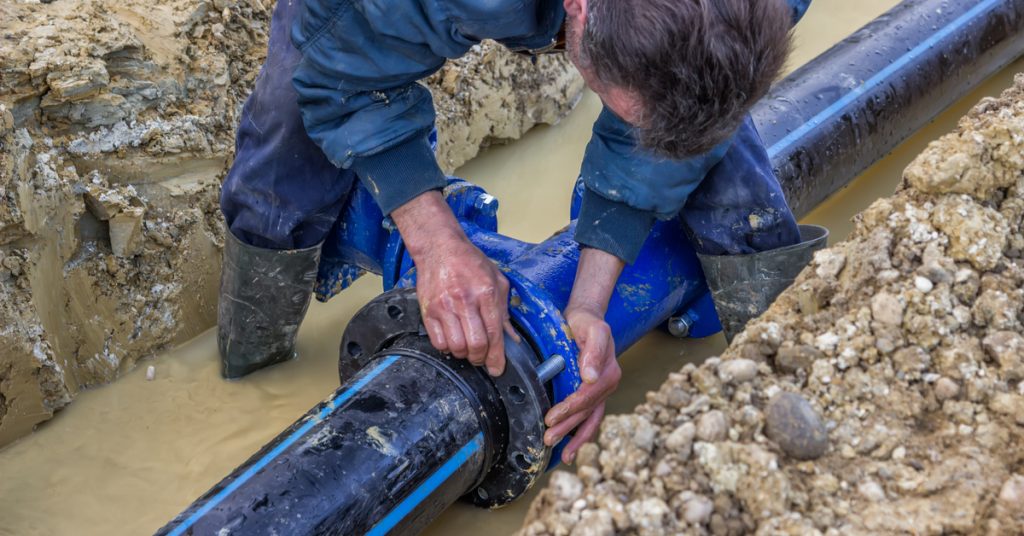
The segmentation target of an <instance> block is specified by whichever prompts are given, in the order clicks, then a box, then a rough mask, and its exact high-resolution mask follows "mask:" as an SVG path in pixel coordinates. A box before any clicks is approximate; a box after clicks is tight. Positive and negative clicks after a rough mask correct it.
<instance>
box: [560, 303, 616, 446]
mask: <svg viewBox="0 0 1024 536" xmlns="http://www.w3.org/2000/svg"><path fill="white" fill-rule="evenodd" d="M565 320H566V321H567V322H568V323H569V328H570V329H572V334H573V337H575V339H576V344H577V346H578V347H579V350H580V353H579V356H580V357H579V365H580V376H582V378H583V384H582V385H581V386H580V388H579V390H577V391H576V392H575V393H573V394H572V395H571V396H569V398H566V399H565V400H563V401H562V402H561V403H560V404H558V405H556V406H555V407H553V408H551V411H549V412H548V414H547V416H546V417H545V419H544V423H545V424H546V425H547V426H548V430H547V432H545V434H544V443H545V444H546V445H549V446H554V445H556V444H558V442H559V441H561V440H562V438H563V437H565V436H566V435H567V434H569V433H570V432H572V430H573V429H574V428H576V427H577V426H578V427H579V429H577V430H576V434H575V435H574V436H573V438H572V440H570V441H569V444H568V445H566V447H565V449H564V450H562V461H563V462H565V463H572V462H573V460H575V459H576V452H577V451H579V449H580V447H582V446H583V445H584V444H585V443H587V442H588V441H590V440H592V439H593V438H594V436H595V435H596V434H597V430H598V428H599V427H600V425H601V419H603V418H604V404H605V400H606V399H607V398H608V396H609V395H611V394H612V393H613V392H615V389H616V388H618V386H619V380H620V379H621V378H622V369H620V368H619V363H618V361H616V359H615V340H614V339H613V338H612V331H611V328H609V327H608V324H607V323H606V322H605V321H604V318H603V315H601V314H599V313H598V312H597V311H591V310H586V309H566V311H565Z"/></svg>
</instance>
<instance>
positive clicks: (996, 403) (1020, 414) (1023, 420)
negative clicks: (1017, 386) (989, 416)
mask: <svg viewBox="0 0 1024 536" xmlns="http://www.w3.org/2000/svg"><path fill="white" fill-rule="evenodd" d="M988 407H989V409H991V410H992V411H994V412H996V413H999V414H1001V415H1006V416H1008V417H1013V418H1014V420H1016V421H1017V424H1021V425H1024V396H1020V395H1018V394H1016V393H996V394H994V395H992V398H991V399H990V400H989V403H988Z"/></svg>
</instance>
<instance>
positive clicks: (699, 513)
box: [683, 495, 715, 525]
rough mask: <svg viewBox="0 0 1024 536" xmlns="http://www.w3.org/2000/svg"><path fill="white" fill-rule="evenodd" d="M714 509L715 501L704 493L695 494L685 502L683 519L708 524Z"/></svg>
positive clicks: (696, 523) (697, 523) (698, 523)
mask: <svg viewBox="0 0 1024 536" xmlns="http://www.w3.org/2000/svg"><path fill="white" fill-rule="evenodd" d="M714 511H715V503H713V502H711V499H708V498H707V497H705V496H703V495H695V496H693V497H691V498H689V499H687V500H686V502H684V503H683V519H685V520H686V522H687V523H689V524H691V525H706V524H707V523H708V522H709V521H711V514H712V513H714Z"/></svg>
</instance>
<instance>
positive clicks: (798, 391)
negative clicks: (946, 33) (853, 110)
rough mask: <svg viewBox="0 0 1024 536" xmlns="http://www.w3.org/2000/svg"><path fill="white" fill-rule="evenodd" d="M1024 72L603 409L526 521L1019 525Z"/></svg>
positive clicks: (568, 527) (555, 527) (686, 528)
mask: <svg viewBox="0 0 1024 536" xmlns="http://www.w3.org/2000/svg"><path fill="white" fill-rule="evenodd" d="M1022 215H1024V75H1019V76H1018V77H1017V79H1016V83H1015V87H1014V88H1012V89H1010V90H1008V91H1007V92H1005V94H1003V95H1002V97H1001V98H999V99H986V100H984V101H982V102H981V103H980V104H978V105H977V106H976V107H975V108H974V109H973V110H972V111H971V112H970V113H969V114H968V115H967V116H966V117H964V118H963V119H962V120H961V122H960V124H959V127H958V129H957V130H956V131H955V132H953V133H951V134H949V135H947V136H945V137H943V138H941V139H940V140H938V141H936V142H934V143H932V144H931V145H930V146H929V147H928V149H927V150H926V151H925V152H924V153H923V154H921V155H920V156H919V157H918V158H917V159H916V161H915V162H914V163H913V164H911V165H910V167H909V168H908V169H907V170H906V171H905V173H904V180H903V183H902V185H901V187H900V188H899V190H898V191H897V192H896V194H895V195H894V196H892V197H890V198H887V199H881V200H879V201H877V202H875V203H874V204H872V205H871V206H870V207H869V208H868V209H867V210H865V211H864V212H863V213H861V214H860V215H859V216H858V217H857V219H856V228H855V230H854V232H853V235H852V237H851V238H850V239H849V240H847V241H845V242H843V243H841V244H838V245H836V246H834V247H832V248H831V249H828V250H825V251H822V252H820V253H819V254H818V255H817V256H816V257H815V259H814V261H813V263H812V265H811V266H810V267H808V268H807V269H806V270H804V272H803V273H802V274H801V276H800V277H799V279H798V280H797V281H796V283H795V284H794V285H793V286H792V287H791V288H790V289H789V290H788V291H787V292H786V293H784V294H783V295H782V296H781V298H780V299H779V300H778V301H777V302H776V303H775V304H774V305H773V306H772V308H771V309H770V310H769V311H768V312H767V313H766V314H764V315H763V316H762V317H761V318H760V319H758V320H756V321H755V322H753V323H752V324H751V325H750V326H749V327H748V329H747V330H746V331H745V333H744V334H743V335H741V336H740V337H738V338H737V340H736V341H734V343H733V344H732V345H731V346H730V347H729V349H728V350H727V351H726V352H725V354H724V355H722V356H721V358H716V359H711V360H708V361H707V362H706V363H704V364H702V365H700V366H693V365H688V366H686V367H685V368H683V369H682V370H681V371H679V372H678V373H676V374H673V375H672V376H671V377H670V378H669V380H668V381H667V382H666V383H665V384H664V385H663V386H662V387H661V389H660V390H658V391H657V392H652V393H649V394H648V396H647V402H646V403H645V404H642V405H641V406H639V407H637V409H636V412H635V413H632V414H628V415H620V416H613V417H609V418H608V419H606V421H605V423H604V425H603V426H602V428H601V432H600V436H599V440H598V441H597V443H596V444H590V445H587V446H585V447H584V449H583V450H581V452H580V454H579V456H578V459H577V472H576V473H575V474H573V473H569V472H558V473H556V474H554V475H553V477H552V479H551V483H550V485H549V486H548V487H547V488H546V489H545V490H543V491H542V493H541V495H540V496H539V497H538V499H537V500H536V502H535V503H534V504H533V505H532V508H531V513H530V515H529V518H528V519H527V521H526V523H525V525H524V528H523V530H522V534H525V535H548V534H554V535H574V536H577V535H604V534H613V533H623V534H641V535H655V534H680V533H687V534H715V535H726V534H730V535H738V534H765V535H767V534H794V535H795V534H829V535H833V534H834V535H838V534H844V535H847V534H921V535H924V534H930V535H931V534H933V535H939V534H978V535H981V534H986V535H991V534H1022V533H1024V448H1022V445H1024V381H1022V380H1024V328H1022V313H1024V309H1022V308H1024V290H1022V287H1024V260H1022V258H1021V257H1022V252H1024V234H1022V233H1024V226H1022Z"/></svg>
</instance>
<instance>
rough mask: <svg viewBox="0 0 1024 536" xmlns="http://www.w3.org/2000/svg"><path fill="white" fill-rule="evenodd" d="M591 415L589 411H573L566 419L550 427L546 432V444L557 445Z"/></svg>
mask: <svg viewBox="0 0 1024 536" xmlns="http://www.w3.org/2000/svg"><path fill="white" fill-rule="evenodd" d="M589 416H590V412H589V411H580V412H578V413H573V414H572V415H570V416H569V417H567V418H566V419H565V420H563V421H561V422H559V423H558V424H556V425H554V426H552V427H550V428H548V429H547V431H546V432H544V444H545V445H547V446H549V447H551V446H555V445H557V444H558V442H559V441H561V440H562V438H563V437H565V436H567V435H569V433H570V432H572V430H573V429H574V428H576V427H577V426H579V425H580V423H581V422H583V421H584V420H586V418H587V417H589Z"/></svg>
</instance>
